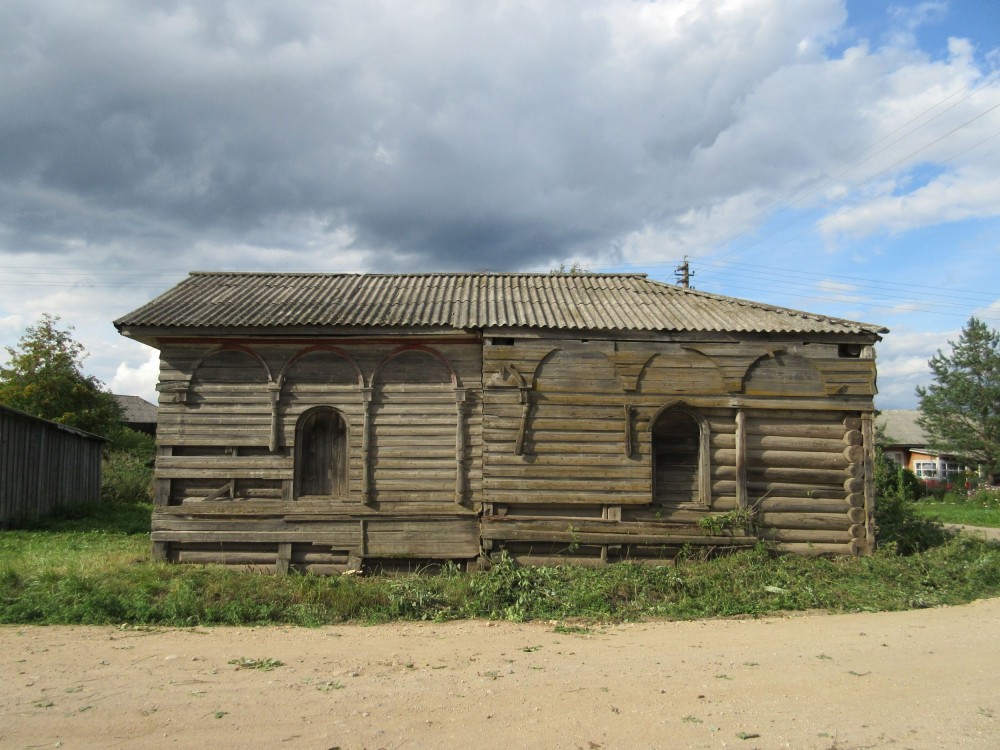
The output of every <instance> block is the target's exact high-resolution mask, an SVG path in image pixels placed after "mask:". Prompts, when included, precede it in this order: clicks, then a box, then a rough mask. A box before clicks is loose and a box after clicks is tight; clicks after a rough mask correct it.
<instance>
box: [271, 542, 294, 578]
mask: <svg viewBox="0 0 1000 750" xmlns="http://www.w3.org/2000/svg"><path fill="white" fill-rule="evenodd" d="M291 561H292V543H291V542H281V543H280V544H279V545H278V559H277V560H276V561H275V563H274V572H275V574H276V575H279V576H282V575H287V574H288V566H289V563H291Z"/></svg>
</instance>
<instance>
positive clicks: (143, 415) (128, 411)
mask: <svg viewBox="0 0 1000 750" xmlns="http://www.w3.org/2000/svg"><path fill="white" fill-rule="evenodd" d="M114 396H115V400H116V401H117V402H118V406H120V407H121V410H122V416H123V417H124V418H125V421H126V422H132V423H134V424H156V420H157V413H158V412H157V408H156V404H151V403H149V402H148V401H147V400H146V399H144V398H140V397H139V396H125V395H123V394H120V393H116V394H114Z"/></svg>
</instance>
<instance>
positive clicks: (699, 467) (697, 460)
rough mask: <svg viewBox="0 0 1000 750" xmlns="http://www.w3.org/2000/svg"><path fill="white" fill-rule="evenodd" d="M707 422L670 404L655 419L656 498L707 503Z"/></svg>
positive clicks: (658, 501)
mask: <svg viewBox="0 0 1000 750" xmlns="http://www.w3.org/2000/svg"><path fill="white" fill-rule="evenodd" d="M707 446H708V425H707V424H706V423H705V422H704V420H703V419H700V418H699V417H698V416H696V415H695V414H694V413H693V412H689V411H687V410H686V409H680V408H670V409H665V410H663V411H661V412H660V414H659V415H658V416H657V417H656V421H655V422H654V423H653V502H654V503H656V504H658V505H664V504H670V505H673V504H678V503H698V504H702V505H707V504H708V486H707V485H708V479H707V476H706V474H707V469H708V456H707V455H706V454H707V452H708V450H707Z"/></svg>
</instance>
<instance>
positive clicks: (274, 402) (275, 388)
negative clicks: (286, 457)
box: [267, 382, 281, 453]
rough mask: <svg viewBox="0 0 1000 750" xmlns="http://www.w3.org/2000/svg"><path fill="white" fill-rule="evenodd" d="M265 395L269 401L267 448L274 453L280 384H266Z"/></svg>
mask: <svg viewBox="0 0 1000 750" xmlns="http://www.w3.org/2000/svg"><path fill="white" fill-rule="evenodd" d="M267 395H268V396H269V397H270V399H271V439H270V441H269V444H268V447H269V448H270V450H271V453H276V452H277V450H278V448H280V447H281V446H279V445H278V427H279V426H280V423H281V415H280V413H279V409H278V402H279V401H280V400H281V384H280V383H273V382H272V383H268V384H267Z"/></svg>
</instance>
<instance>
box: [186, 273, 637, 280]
mask: <svg viewBox="0 0 1000 750" xmlns="http://www.w3.org/2000/svg"><path fill="white" fill-rule="evenodd" d="M188 275H189V276H328V277H334V276H357V277H368V278H371V277H373V276H378V277H383V278H386V277H388V278H418V277H426V276H438V277H441V276H510V277H514V276H517V277H541V278H577V279H579V278H587V277H591V278H594V277H605V276H611V277H614V278H625V279H648V278H649V274H646V273H640V272H626V273H616V272H612V271H601V272H590V271H588V272H586V273H562V272H559V271H556V272H549V271H426V272H413V273H369V272H364V271H189V272H188ZM650 280H652V279H650Z"/></svg>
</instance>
